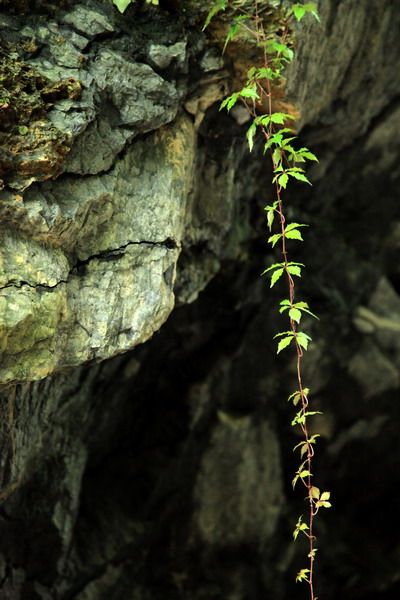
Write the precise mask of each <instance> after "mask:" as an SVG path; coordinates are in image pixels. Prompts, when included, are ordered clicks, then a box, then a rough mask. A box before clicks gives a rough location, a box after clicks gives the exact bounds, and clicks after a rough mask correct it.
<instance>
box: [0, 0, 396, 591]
mask: <svg viewBox="0 0 400 600" xmlns="http://www.w3.org/2000/svg"><path fill="white" fill-rule="evenodd" d="M282 4H285V3H282ZM320 4H321V6H320V15H321V25H318V24H316V23H315V24H313V23H311V21H307V20H305V21H304V22H302V24H301V26H297V28H296V29H295V32H294V33H295V36H296V40H297V41H296V44H297V59H296V61H295V62H294V64H293V65H292V66H291V67H290V70H289V71H288V74H287V77H288V79H287V87H286V95H287V96H286V98H285V102H287V105H288V106H289V107H290V110H292V111H298V112H299V114H300V119H299V130H300V135H301V142H302V143H303V142H304V145H307V146H308V147H310V148H312V151H313V152H314V151H315V152H316V154H317V155H318V156H319V158H320V162H319V163H318V165H316V166H314V167H313V168H312V169H310V172H309V175H310V178H311V179H312V181H313V183H314V187H313V188H312V189H306V190H304V189H302V186H299V188H296V186H294V187H293V191H292V195H291V197H290V203H291V208H290V210H291V211H292V214H291V215H290V216H291V218H292V217H293V219H294V220H296V221H300V222H307V223H309V224H310V229H309V231H308V232H307V236H306V241H305V244H304V245H302V247H301V248H300V249H299V247H298V246H296V248H297V251H298V253H299V254H298V255H297V258H296V260H301V261H302V262H304V263H305V264H306V265H307V269H306V272H305V275H304V278H303V281H302V284H301V287H302V289H301V293H302V295H303V296H304V298H305V299H306V300H307V301H308V302H309V303H310V305H311V307H312V310H315V312H317V314H318V315H319V317H320V319H321V321H320V323H316V322H313V323H307V330H308V331H310V334H311V336H312V337H313V338H314V341H313V344H312V345H311V346H310V350H309V351H308V353H307V357H306V360H305V361H304V369H305V371H304V379H305V381H306V385H309V387H310V388H311V390H312V399H313V402H314V405H315V407H316V410H320V409H321V410H322V411H323V412H324V414H323V415H322V416H321V417H320V418H319V422H316V423H315V427H316V431H318V432H319V433H321V440H320V444H319V448H318V449H319V458H318V464H317V465H316V470H317V471H318V474H317V473H316V474H315V477H316V478H317V477H318V481H319V484H320V486H321V487H323V488H325V489H330V490H331V491H332V498H333V504H334V508H333V509H332V511H326V512H325V514H323V515H321V516H319V530H318V532H317V534H318V538H319V540H320V554H321V556H320V559H319V563H318V564H319V567H318V569H319V573H318V584H317V585H318V586H319V588H320V589H319V590H318V595H319V596H320V597H321V598H324V600H333V598H337V597H338V596H340V598H341V599H342V600H350V599H352V600H354V599H355V600H370V598H374V600H384V599H386V600H387V599H388V598H397V597H398V594H399V585H400V583H399V582H400V558H399V556H400V546H399V542H398V539H397V537H398V536H397V535H396V534H397V529H398V524H397V521H398V516H397V515H398V511H397V505H398V502H399V501H400V498H399V492H398V489H399V486H398V485H397V484H398V477H399V476H398V473H399V466H400V454H399V452H398V451H397V446H398V427H397V422H398V412H399V408H398V403H396V402H393V400H394V399H395V398H397V396H398V393H399V388H400V345H399V342H398V338H399V336H398V335H397V334H398V331H399V329H400V298H399V290H400V271H399V268H398V264H399V260H398V258H399V257H398V255H399V251H400V241H399V240H400V237H399V231H400V215H399V211H398V202H397V190H398V183H399V176H400V171H399V167H398V164H399V155H400V142H399V138H398V135H397V131H398V130H399V127H400V111H399V107H398V98H399V97H400V80H399V78H397V77H395V75H394V74H395V73H396V72H397V67H398V66H400V65H399V60H400V52H399V50H400V48H399V43H398V41H397V40H398V30H399V26H400V22H399V21H400V14H399V11H398V10H397V7H396V6H395V3H393V2H389V1H388V2H386V1H382V0H373V2H372V4H371V5H369V6H368V7H367V6H361V5H360V3H354V2H353V1H352V0H342V1H340V2H337V1H336V2H334V1H333V0H332V1H331V0H329V1H326V2H324V3H322V2H321V3H320ZM3 5H4V6H3ZM207 6H209V3H207V2H200V1H198V0H191V1H188V2H187V3H184V5H183V4H182V2H180V1H178V0H176V1H175V0H170V1H168V2H167V1H164V2H161V1H160V6H151V5H149V4H147V3H145V2H139V1H138V2H135V3H133V4H132V5H131V6H130V7H129V9H128V10H127V11H126V13H125V14H124V15H120V14H119V12H118V11H117V10H116V8H115V7H113V6H112V3H111V2H108V1H106V0H88V1H85V2H79V1H75V0H70V1H69V2H68V3H67V2H65V3H61V5H60V6H53V4H52V3H51V2H34V1H30V0H26V1H25V0H20V1H18V2H15V3H13V4H12V3H10V2H6V1H4V2H3V3H1V4H0V7H3V8H4V12H5V14H4V15H1V16H0V23H1V27H2V29H1V39H2V41H1V57H2V63H3V65H2V67H1V69H2V76H3V79H2V81H3V87H2V88H1V89H0V94H1V96H0V122H1V123H2V131H1V133H0V136H1V140H2V151H1V155H0V159H1V160H0V163H1V165H0V176H1V178H2V181H3V183H2V185H3V190H2V191H1V192H0V216H1V229H0V236H1V247H0V288H1V291H0V344H1V357H2V360H1V363H0V382H1V384H2V386H3V387H2V392H1V396H0V402H1V407H2V408H1V419H0V431H1V435H0V445H1V453H0V473H1V483H2V486H1V490H0V497H1V500H2V507H1V510H0V539H1V540H2V542H1V544H0V598H2V599H3V598H4V600H31V599H32V600H54V599H57V600H110V598H112V599H113V600H139V599H140V600H161V599H162V600H169V599H171V600H173V599H176V598H185V599H188V600H203V599H206V598H207V600H210V599H212V600H222V599H224V600H225V599H227V598H229V600H244V599H245V598H248V599H249V600H258V599H259V598H265V597H269V596H271V597H272V596H273V597H274V599H276V600H286V599H287V598H295V597H296V598H297V597H300V596H299V594H302V593H305V591H304V590H302V589H301V588H298V587H295V586H294V584H293V585H292V580H293V579H294V574H295V572H296V569H297V568H298V566H300V567H303V566H304V564H302V562H301V561H303V562H304V560H303V558H300V555H301V553H302V548H301V544H300V545H297V546H293V544H292V541H291V532H292V530H293V523H294V522H295V521H296V520H297V518H298V515H299V514H300V513H301V512H304V506H303V505H302V504H301V500H302V499H301V498H300V500H299V498H298V497H296V494H295V495H293V492H292V490H291V489H290V481H291V479H292V477H293V475H292V473H293V471H294V470H295V469H296V468H297V462H296V460H295V458H294V455H293V453H292V447H293V446H294V445H296V444H297V443H298V441H299V440H298V438H297V437H296V435H297V434H296V432H295V431H294V430H293V428H291V427H290V421H291V419H292V408H291V407H290V406H289V405H288V403H286V401H285V398H287V396H288V395H289V394H290V393H292V391H293V386H294V385H295V384H294V365H293V363H292V361H291V359H290V357H289V354H288V355H287V356H281V355H279V357H276V355H275V352H276V348H275V344H274V342H273V341H272V338H273V336H274V334H275V333H276V332H277V331H279V329H280V328H281V322H280V321H279V320H278V319H279V317H278V316H277V311H276V306H277V305H278V302H279V300H280V299H281V294H282V292H281V291H280V290H277V291H275V288H274V289H273V290H272V291H271V292H269V293H268V290H267V289H266V287H267V286H266V285H265V281H264V280H263V279H262V278H260V277H259V274H260V272H261V271H262V270H263V269H264V268H265V264H266V263H267V264H269V263H272V262H274V261H275V257H274V256H273V255H272V254H271V255H268V252H270V250H268V247H267V246H266V244H265V235H266V225H265V220H264V214H263V210H262V208H263V205H265V204H267V203H268V202H269V200H270V199H271V197H272V196H271V192H270V184H269V181H270V176H269V173H268V165H267V166H266V163H265V161H264V160H263V158H262V152H261V153H259V158H257V157H254V156H253V155H250V154H249V153H248V151H247V148H246V142H245V131H246V123H245V122H244V119H243V115H242V114H240V113H236V114H235V115H231V116H228V115H227V114H224V113H223V112H219V110H218V109H219V101H220V99H221V98H222V97H224V95H226V94H227V93H228V92H229V90H230V89H232V87H233V86H234V85H235V84H236V82H237V81H238V80H239V79H240V77H241V73H242V70H243V68H244V67H243V65H244V64H245V62H246V51H245V49H246V48H247V46H246V43H247V42H246V43H245V44H244V45H243V42H241V44H242V45H240V44H239V45H235V44H232V46H231V47H230V48H229V49H228V51H227V53H226V54H225V55H224V56H222V54H221V31H225V30H226V23H224V21H223V20H221V21H217V22H216V24H215V26H214V28H211V29H210V30H209V31H207V35H206V34H205V33H202V32H201V24H202V23H203V22H204V15H205V12H206V10H207ZM183 9H185V10H183ZM266 10H268V11H269V12H268V14H270V25H271V30H273V28H274V27H275V26H277V24H278V23H279V18H280V17H279V15H280V14H281V11H282V6H281V3H280V2H275V1H273V2H272V1H271V2H270V5H269V6H268V7H266ZM228 17H229V14H228ZM255 154H256V153H255ZM304 187H305V186H304ZM160 328H161V329H160ZM155 332H157V334H156V335H154V336H153V334H154V333H155ZM152 336H153V339H151V340H150V338H152ZM105 359H108V360H105ZM297 496H298V495H297ZM300 496H301V493H300ZM382 532H385V533H384V534H383V533H382ZM299 590H300V591H299Z"/></svg>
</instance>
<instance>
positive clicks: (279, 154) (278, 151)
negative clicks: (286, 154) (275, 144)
mask: <svg viewBox="0 0 400 600" xmlns="http://www.w3.org/2000/svg"><path fill="white" fill-rule="evenodd" d="M272 160H273V161H274V163H275V164H278V163H280V162H281V160H282V151H281V149H280V148H275V150H274V151H273V153H272Z"/></svg>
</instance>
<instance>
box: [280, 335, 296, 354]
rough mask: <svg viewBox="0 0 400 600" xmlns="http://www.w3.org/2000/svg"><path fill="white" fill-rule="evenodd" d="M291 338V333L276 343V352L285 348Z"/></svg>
mask: <svg viewBox="0 0 400 600" xmlns="http://www.w3.org/2000/svg"><path fill="white" fill-rule="evenodd" d="M292 339H293V335H291V336H288V337H285V338H282V339H281V340H280V342H279V344H278V350H277V352H276V353H277V354H279V352H281V350H283V349H284V348H286V347H287V346H289V344H290V342H291V341H292Z"/></svg>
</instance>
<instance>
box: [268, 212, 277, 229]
mask: <svg viewBox="0 0 400 600" xmlns="http://www.w3.org/2000/svg"><path fill="white" fill-rule="evenodd" d="M274 219H275V211H274V210H269V211H268V212H267V225H268V229H269V230H270V231H271V229H272V225H273V222H274Z"/></svg>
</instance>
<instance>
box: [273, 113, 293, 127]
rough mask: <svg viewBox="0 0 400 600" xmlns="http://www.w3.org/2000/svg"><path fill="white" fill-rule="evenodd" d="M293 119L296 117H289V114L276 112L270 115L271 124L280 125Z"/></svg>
mask: <svg viewBox="0 0 400 600" xmlns="http://www.w3.org/2000/svg"><path fill="white" fill-rule="evenodd" d="M295 118H296V117H294V116H293V115H290V114H289V113H280V112H276V113H273V114H272V115H271V121H272V123H278V124H281V125H282V124H283V123H284V122H285V121H286V119H295Z"/></svg>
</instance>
